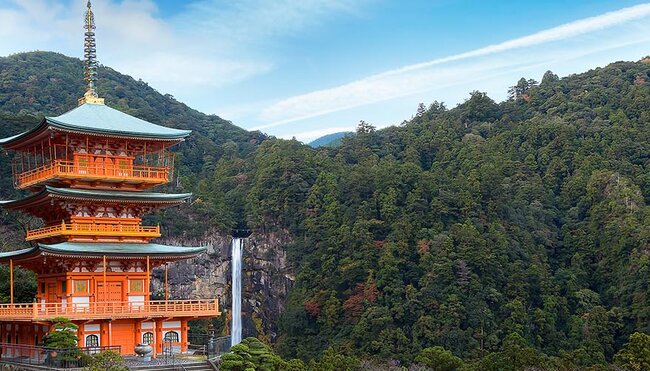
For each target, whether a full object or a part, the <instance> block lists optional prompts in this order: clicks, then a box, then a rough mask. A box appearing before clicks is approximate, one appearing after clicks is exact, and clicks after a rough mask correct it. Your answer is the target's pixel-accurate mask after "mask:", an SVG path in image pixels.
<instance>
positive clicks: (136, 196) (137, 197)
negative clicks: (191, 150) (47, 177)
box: [0, 185, 192, 208]
mask: <svg viewBox="0 0 650 371" xmlns="http://www.w3.org/2000/svg"><path fill="white" fill-rule="evenodd" d="M46 195H51V196H59V197H71V198H81V199H84V200H99V201H115V202H121V201H131V202H151V203H172V204H177V203H181V202H184V201H187V200H189V199H190V197H192V194H191V193H154V192H135V191H131V192H129V191H105V190H94V189H78V188H57V187H52V186H48V185H46V186H45V187H44V188H43V189H42V190H41V191H40V192H38V193H34V194H32V195H29V196H27V197H25V198H23V199H20V200H9V201H0V206H3V207H9V208H11V207H14V206H17V205H24V204H26V203H29V202H33V201H35V200H40V199H42V198H43V197H44V196H46Z"/></svg>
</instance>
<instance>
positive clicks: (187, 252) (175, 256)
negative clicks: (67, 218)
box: [0, 242, 206, 263]
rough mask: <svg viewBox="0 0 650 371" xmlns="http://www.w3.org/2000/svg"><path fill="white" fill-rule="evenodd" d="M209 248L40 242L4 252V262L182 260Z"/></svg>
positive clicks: (151, 244)
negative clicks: (57, 258)
mask: <svg viewBox="0 0 650 371" xmlns="http://www.w3.org/2000/svg"><path fill="white" fill-rule="evenodd" d="M205 251H206V248H205V247H202V246H199V247H183V246H168V245H159V244H154V243H95V242H93V243H90V242H89V243H83V242H62V243H57V244H54V245H47V244H42V243H39V244H36V245H34V246H33V247H30V248H27V249H22V250H16V251H10V252H4V253H0V262H6V261H8V260H9V259H13V260H14V261H16V262H17V263H19V262H20V261H27V260H32V259H33V258H38V257H41V256H52V257H59V258H84V259H102V258H103V257H104V256H110V258H111V259H146V257H147V256H149V257H150V258H153V259H156V260H179V259H190V258H193V257H196V256H198V255H199V254H201V253H203V252H205Z"/></svg>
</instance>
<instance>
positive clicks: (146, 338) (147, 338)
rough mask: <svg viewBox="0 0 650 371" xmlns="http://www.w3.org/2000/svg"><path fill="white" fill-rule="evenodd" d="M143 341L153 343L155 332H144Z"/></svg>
mask: <svg viewBox="0 0 650 371" xmlns="http://www.w3.org/2000/svg"><path fill="white" fill-rule="evenodd" d="M142 342H143V343H144V344H151V343H153V332H145V333H144V334H142Z"/></svg>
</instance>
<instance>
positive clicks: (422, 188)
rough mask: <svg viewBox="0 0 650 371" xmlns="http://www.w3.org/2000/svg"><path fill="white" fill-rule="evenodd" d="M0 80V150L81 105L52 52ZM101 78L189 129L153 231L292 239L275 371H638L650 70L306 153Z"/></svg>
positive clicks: (18, 59) (543, 85)
mask: <svg viewBox="0 0 650 371" xmlns="http://www.w3.org/2000/svg"><path fill="white" fill-rule="evenodd" d="M0 69H1V72H0V86H1V88H0V120H3V124H2V123H0V124H2V126H1V130H2V131H3V132H6V135H9V134H12V133H14V132H17V131H19V129H20V130H22V128H25V127H27V126H32V125H33V124H34V122H35V121H34V120H33V117H36V116H39V115H41V114H44V113H45V114H58V113H61V112H63V111H65V110H68V109H70V108H71V107H74V105H75V102H76V99H77V97H79V96H81V93H82V92H83V87H82V83H81V81H80V80H81V79H78V78H77V77H78V76H81V63H80V62H79V61H78V60H74V59H70V58H67V57H63V56H61V55H58V54H53V53H29V54H20V55H15V56H12V57H8V58H0ZM26 71H28V72H26ZM100 76H101V77H102V78H103V80H100V83H99V86H100V91H99V92H100V95H102V96H104V97H106V98H107V102H108V104H110V105H112V106H114V107H116V108H120V109H123V110H125V111H126V112H129V113H131V114H134V115H136V116H138V117H142V118H145V119H148V120H151V121H153V122H157V123H161V124H163V125H168V126H172V127H184V128H191V129H193V130H195V134H194V135H193V137H192V139H190V140H189V141H188V142H187V143H184V144H183V145H182V146H180V147H179V149H178V151H179V152H180V153H181V155H182V157H181V159H180V161H179V162H181V163H182V165H181V167H180V168H179V169H178V170H179V174H180V176H179V178H178V181H177V182H175V184H173V185H171V186H170V188H171V189H176V188H179V189H184V190H189V191H194V192H195V194H196V195H195V200H194V203H193V204H192V205H191V206H187V207H185V208H181V209H170V211H165V213H167V214H166V215H164V218H163V215H154V216H153V217H152V218H159V219H158V220H160V221H161V222H162V224H163V226H164V227H165V228H166V229H167V231H168V232H166V233H170V232H171V233H173V234H176V235H179V236H182V235H198V234H200V233H201V232H202V231H204V230H205V228H208V227H216V228H219V229H222V230H224V231H227V230H229V229H230V228H234V227H241V226H247V227H249V228H252V229H254V230H256V231H260V232H264V231H274V230H277V229H286V230H288V231H290V232H291V233H292V235H293V236H294V243H293V244H292V245H290V246H287V247H286V249H287V253H288V257H289V259H290V260H291V262H292V263H293V265H294V266H295V269H296V277H295V287H294V288H293V290H292V292H291V293H290V297H289V301H288V303H287V306H286V310H285V311H284V313H282V314H278V316H279V322H280V328H281V334H280V338H279V340H278V342H277V344H276V345H275V349H276V350H277V351H278V353H279V354H280V355H282V356H283V357H290V358H292V357H297V358H302V359H305V360H308V359H319V358H320V357H323V358H321V362H325V361H323V360H324V359H327V360H330V359H331V360H332V362H334V363H335V362H339V361H340V362H344V363H345V364H347V365H352V366H349V367H351V368H355V367H361V368H366V369H368V368H369V367H370V366H368V365H369V364H365V366H363V365H361V366H360V364H359V362H358V361H355V360H354V359H355V358H359V359H368V358H373V359H374V360H372V361H367V362H375V361H377V362H385V361H386V360H395V361H398V362H400V363H401V364H411V363H413V362H418V363H420V364H424V365H426V364H431V365H435V364H439V363H437V362H439V361H440V360H441V359H446V360H447V361H449V362H451V363H450V364H451V365H452V366H453V367H452V368H449V369H457V368H459V367H461V365H462V364H464V365H465V366H466V367H469V368H471V369H482V370H508V369H512V370H515V369H525V368H526V367H539V368H553V369H566V370H570V369H576V368H587V367H596V366H595V365H600V364H606V363H611V362H617V363H618V364H619V365H622V366H625V367H628V368H629V369H635V368H634V367H636V366H633V364H638V365H643V363H638V362H637V361H636V360H634V357H635V354H636V353H635V351H634V349H637V348H634V347H635V346H637V345H639V344H641V345H640V348H639V349H643V347H644V345H643V344H646V343H644V341H647V339H646V338H644V337H643V335H642V333H646V334H647V333H650V288H649V280H648V278H649V277H650V228H648V226H649V225H650V207H649V206H648V202H649V201H650V171H649V170H650V169H649V166H650V125H649V124H650V64H647V63H644V62H636V63H633V62H618V63H614V64H611V65H609V66H607V67H605V68H598V69H595V70H592V71H589V72H586V73H583V74H579V75H572V76H569V77H566V78H561V79H560V78H558V76H556V75H554V74H553V73H552V72H547V73H546V74H545V75H544V77H543V79H542V81H541V82H539V83H537V82H535V81H532V80H526V79H522V80H520V81H519V82H518V83H517V84H516V85H515V86H513V88H512V90H511V99H509V100H507V101H505V102H502V103H496V102H494V101H493V100H492V99H490V98H489V97H488V96H486V95H485V94H484V93H481V92H472V93H471V94H470V96H469V98H468V99H467V100H466V101H465V102H464V103H462V104H460V105H458V106H457V107H455V108H452V109H448V108H446V107H445V106H444V104H441V103H438V102H434V103H432V104H430V105H428V106H425V105H421V106H420V107H419V108H418V110H417V112H416V114H415V116H414V117H413V119H411V120H410V121H407V122H405V123H404V124H402V125H401V126H399V127H392V128H388V129H384V130H375V128H374V127H373V126H372V125H371V124H369V123H365V122H362V123H361V124H360V125H359V127H358V129H357V132H356V134H355V135H354V136H350V137H345V138H343V139H342V142H341V145H340V146H339V147H337V148H326V147H321V148H319V149H313V148H310V147H308V146H306V145H303V144H301V143H299V142H297V141H295V140H293V141H285V140H277V139H267V138H266V137H264V136H263V135H261V134H259V133H248V132H245V131H244V130H242V129H239V128H236V127H234V126H232V125H231V124H230V123H228V122H227V121H224V120H222V119H220V118H218V117H216V116H206V115H203V114H200V113H199V112H196V111H193V110H191V109H189V108H187V107H186V106H185V105H183V104H181V103H179V102H176V101H175V100H174V99H173V98H171V97H169V96H163V95H160V94H158V93H156V92H155V91H154V90H153V89H151V88H150V87H148V86H147V85H146V84H144V83H142V82H138V81H135V80H133V79H131V78H129V77H126V76H123V75H120V74H118V73H117V72H115V71H112V70H110V69H107V68H104V69H102V70H101V71H100ZM52 79H54V80H56V82H53V81H52ZM77 80H79V81H77ZM1 161H2V163H0V166H2V170H1V171H3V172H4V173H3V175H6V173H7V171H8V170H7V166H6V161H7V157H6V156H3V157H2V159H1ZM2 181H3V182H5V183H3V184H2V185H3V189H2V194H3V196H4V195H5V194H6V192H7V190H8V189H9V188H8V187H9V185H8V183H7V182H8V180H7V179H6V176H3V180H2ZM174 213H176V214H174ZM180 214H182V215H184V217H182V218H181V217H172V218H170V216H178V215H180ZM635 332H639V333H640V334H638V335H636V337H634V338H633V339H632V340H633V341H632V342H630V344H628V346H626V347H624V344H625V343H626V342H628V339H630V335H631V334H633V333H635ZM634 339H636V340H634ZM326 349H327V351H325V350H326ZM617 352H619V355H618V356H617V357H615V354H616V353H617ZM621 352H622V353H621ZM640 352H641V353H642V351H640ZM637 353H638V352H637ZM342 354H345V356H343V355H342ZM639 354H640V353H639ZM337 357H338V358H337ZM440 357H442V358H440ZM460 358H462V360H461V359H460ZM631 359H632V360H631ZM336 360H338V361H336ZM328 362H329V361H328ZM364 362H366V360H364ZM459 362H460V363H459ZM625 362H628V363H625ZM630 362H632V363H630ZM633 362H637V363H633ZM313 364H316V363H313ZM373 364H374V363H373ZM316 365H321V366H322V367H325V366H324V364H316ZM630 365H632V366H630ZM321 366H318V367H321ZM328 367H329V366H328ZM346 367H348V366H346ZM373 367H374V366H373ZM640 367H642V366H640ZM321 369H326V368H321ZM333 369H336V368H333ZM592 369H599V368H592ZM636 369H643V368H636Z"/></svg>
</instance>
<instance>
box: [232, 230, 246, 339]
mask: <svg viewBox="0 0 650 371" xmlns="http://www.w3.org/2000/svg"><path fill="white" fill-rule="evenodd" d="M243 251H244V239H243V238H238V237H233V239H232V320H231V324H232V327H231V331H230V344H231V346H232V345H237V344H239V343H240V342H241V329H242V322H241V279H242V276H241V273H242V272H241V270H242V259H243Z"/></svg>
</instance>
